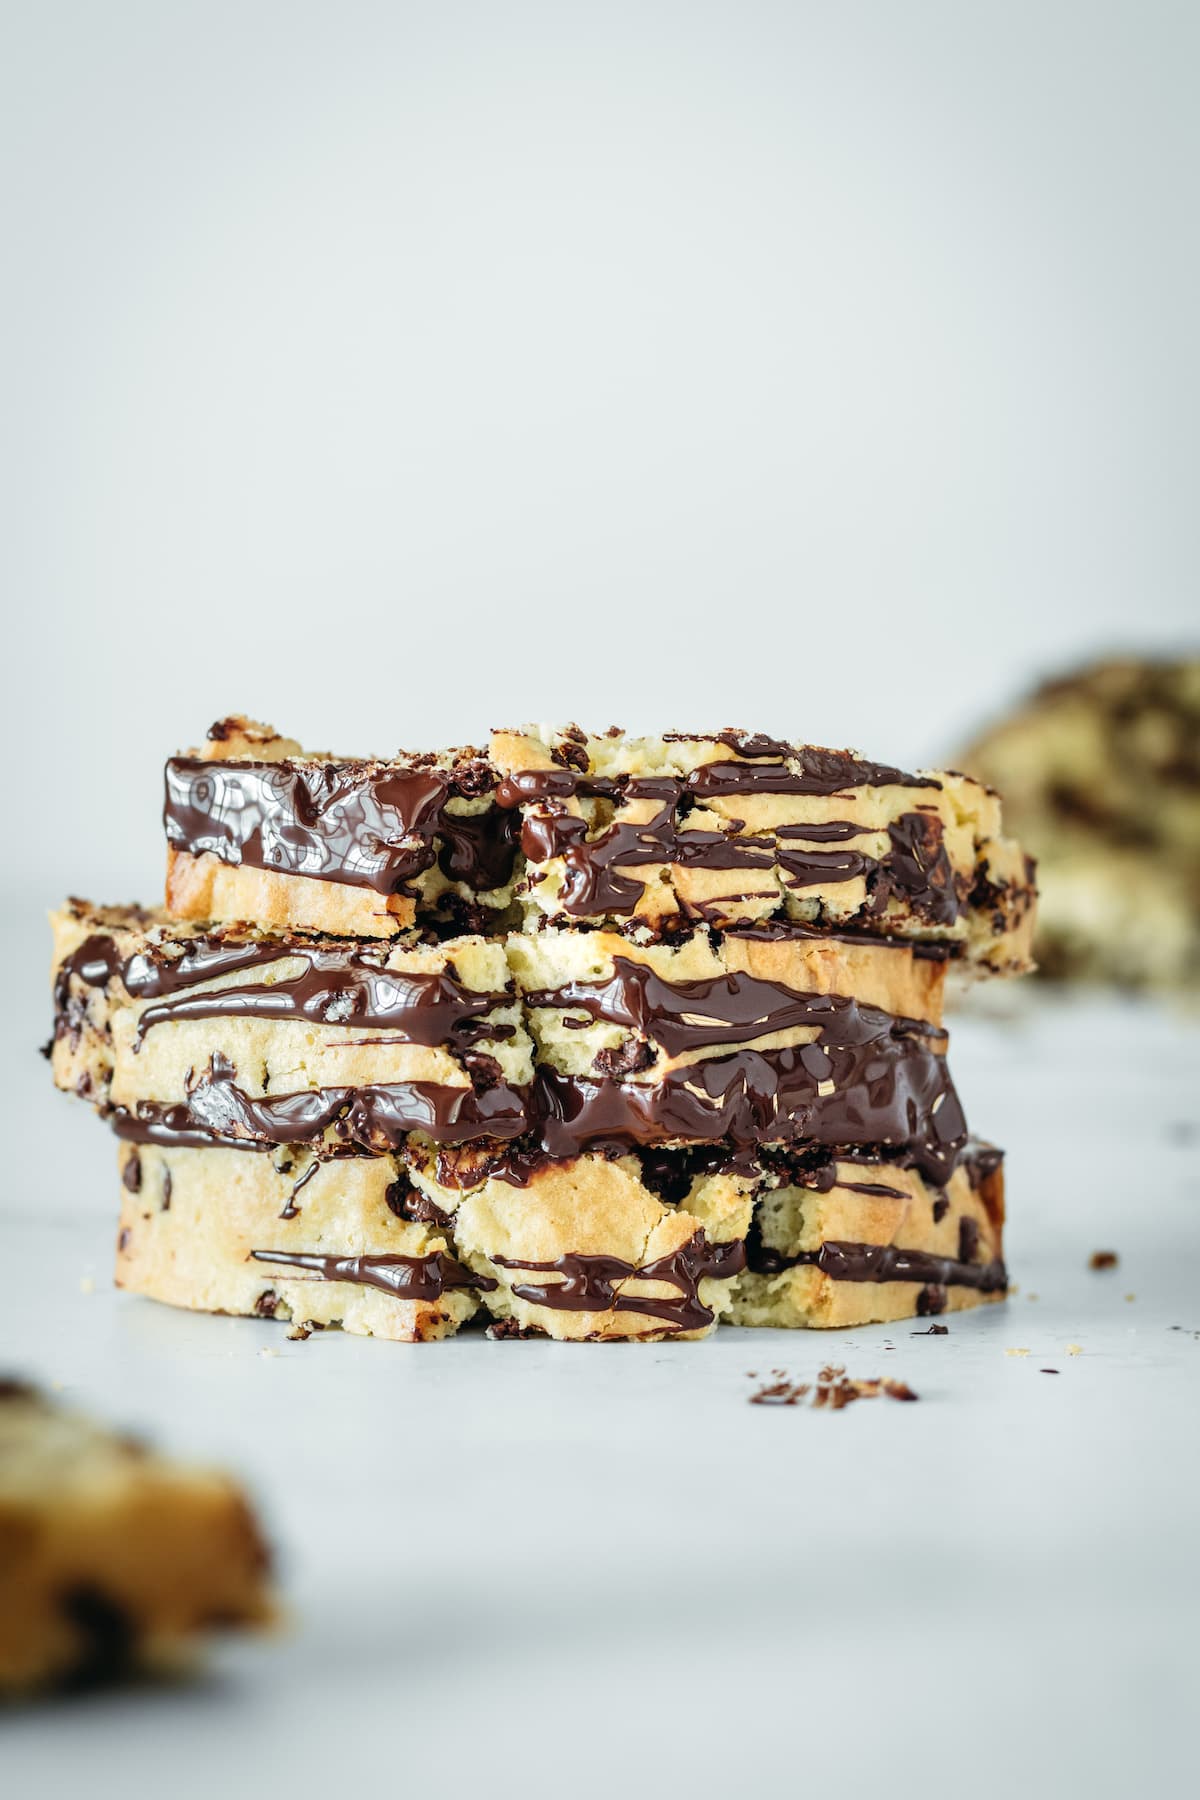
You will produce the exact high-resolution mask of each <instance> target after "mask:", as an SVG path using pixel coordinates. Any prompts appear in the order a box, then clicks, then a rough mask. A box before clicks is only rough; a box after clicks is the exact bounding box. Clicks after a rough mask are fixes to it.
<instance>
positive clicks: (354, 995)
mask: <svg viewBox="0 0 1200 1800" xmlns="http://www.w3.org/2000/svg"><path fill="white" fill-rule="evenodd" d="M282 954H283V955H286V956H288V957H294V958H297V959H299V960H300V961H301V962H302V964H303V965H304V966H303V967H302V969H301V971H300V973H299V974H297V975H294V976H291V977H289V978H288V979H286V980H281V981H274V982H261V983H254V984H247V985H245V986H242V987H229V988H219V989H217V990H215V991H212V992H208V993H203V994H188V993H183V994H177V995H174V996H172V997H171V998H169V999H166V1000H163V1001H161V1002H159V1003H158V1004H156V1005H153V1006H148V1007H147V1008H146V1009H145V1011H144V1012H143V1013H142V1014H141V1017H140V1018H139V1020H138V1028H137V1038H138V1042H139V1043H140V1042H141V1040H142V1039H143V1038H144V1037H145V1035H146V1033H147V1032H148V1031H151V1030H153V1028H154V1027H155V1026H156V1025H161V1024H165V1023H168V1022H169V1021H171V1020H176V1019H233V1018H258V1019H295V1020H305V1021H307V1022H309V1023H311V1024H314V1025H345V1026H351V1027H360V1028H371V1029H378V1030H384V1031H392V1032H395V1033H396V1034H397V1040H398V1041H403V1042H404V1043H409V1044H421V1045H426V1046H428V1047H430V1048H453V1049H462V1048H467V1047H469V1046H470V1045H472V1044H474V1043H477V1042H478V1041H479V1039H480V1038H494V1037H511V1036H512V1032H513V1027H512V1026H511V1025H505V1024H502V1023H496V1024H493V1025H489V1024H488V1023H486V1022H481V1021H484V1018H485V1015H486V1014H487V1013H489V1012H491V1011H492V1009H493V1008H494V1007H497V1006H503V1005H504V1004H505V1002H506V1000H508V999H509V998H510V996H509V995H506V994H494V993H478V992H476V991H475V990H473V989H471V988H466V987H464V986H463V985H462V984H461V982H459V981H457V980H455V978H454V976H453V975H452V974H450V973H449V972H448V971H441V972H434V973H421V972H409V971H407V970H400V969H388V968H381V967H380V966H379V964H378V963H373V962H371V961H369V960H368V959H367V958H365V957H362V956H356V955H354V954H352V953H351V952H348V951H345V950H317V949H308V948H305V949H300V948H293V947H289V948H287V949H285V950H284V951H283V952H282ZM280 955H281V953H280V951H279V949H278V947H276V949H275V950H274V951H273V952H272V953H271V955H270V959H269V960H271V961H273V962H278V961H279V960H280ZM263 960H267V959H266V958H264V959H263ZM134 979H135V980H136V975H135V976H134ZM201 979H203V978H201ZM125 983H126V986H127V987H129V988H130V991H131V992H134V993H136V988H135V987H131V986H130V975H129V974H128V973H127V974H126V977H125Z"/></svg>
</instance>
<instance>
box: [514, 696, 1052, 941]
mask: <svg viewBox="0 0 1200 1800" xmlns="http://www.w3.org/2000/svg"><path fill="white" fill-rule="evenodd" d="M490 757H491V761H492V763H493V764H494V766H495V768H496V769H497V771H498V772H499V774H500V775H501V777H502V779H501V782H500V786H499V789H498V790H497V800H498V801H499V803H500V805H501V806H502V807H512V808H515V809H516V810H517V811H519V813H520V817H521V838H520V844H521V850H522V854H523V859H524V876H523V879H522V880H521V882H520V883H519V892H520V895H521V898H522V901H523V904H524V906H525V909H526V915H527V918H528V920H529V921H530V923H531V924H536V923H538V922H541V921H550V922H552V923H555V924H576V925H578V924H587V925H597V924H608V925H615V926H619V927H621V928H622V929H624V930H633V931H634V932H635V933H637V932H642V933H650V934H656V935H661V934H662V933H664V932H672V931H675V930H677V929H678V928H679V927H680V926H681V925H686V924H688V923H700V924H703V925H706V926H711V927H716V928H718V929H729V928H731V927H734V926H741V925H745V924H746V923H750V922H754V921H765V920H775V919H788V920H792V921H795V922H798V923H801V924H806V925H809V926H814V927H818V928H821V929H823V930H829V931H850V930H852V931H857V932H862V931H867V932H875V933H881V934H886V935H892V936H901V937H908V938H913V939H918V940H921V941H931V942H935V943H940V944H943V945H945V946H947V947H948V948H950V949H952V950H953V951H954V952H956V953H957V954H959V955H960V956H961V957H962V958H963V959H964V963H965V965H966V966H968V967H969V968H970V969H971V970H973V971H975V972H982V973H1003V974H1018V973H1020V972H1021V971H1022V970H1024V969H1026V968H1027V967H1028V966H1029V944H1030V938H1031V934H1032V928H1033V913H1034V901H1035V890H1034V882H1033V868H1032V865H1031V864H1030V862H1029V860H1028V858H1027V857H1026V856H1025V855H1024V853H1023V852H1022V851H1021V849H1020V847H1019V846H1018V845H1017V844H1015V843H1013V842H1012V841H1011V840H1009V839H1007V838H1004V837H1002V836H1001V826H1000V804H999V801H998V799H997V797H996V795H995V794H993V793H991V792H989V791H988V790H987V789H986V788H984V787H982V786H980V785H979V783H977V782H974V781H971V780H969V779H968V778H967V777H965V776H962V775H957V774H952V773H946V772H944V771H937V772H928V771H926V772H924V773H921V774H917V775H907V774H905V773H903V772H902V771H901V770H899V769H893V768H888V767H884V766H882V765H880V764H878V763H871V762H866V761H864V760H863V759H862V758H860V757H858V756H856V755H853V754H852V753H851V752H849V751H841V750H823V749H818V748H815V747H813V746H810V745H795V744H788V743H783V742H781V741H778V740H776V739H773V738H767V737H762V736H754V735H751V734H749V733H746V732H741V731H732V730H730V731H724V732H719V733H716V734H714V735H704V734H696V735H692V736H689V735H686V734H683V733H669V734H667V735H666V736H664V737H659V738H628V737H625V736H623V735H621V734H620V733H609V734H607V735H606V736H602V737H597V736H593V735H589V734H588V733H586V732H583V731H581V730H579V729H578V728H577V727H575V726H570V727H567V728H566V729H564V730H557V729H553V728H550V727H545V726H541V727H526V728H524V729H522V730H518V731H501V732H496V733H494V734H493V736H492V739H491V744H490Z"/></svg>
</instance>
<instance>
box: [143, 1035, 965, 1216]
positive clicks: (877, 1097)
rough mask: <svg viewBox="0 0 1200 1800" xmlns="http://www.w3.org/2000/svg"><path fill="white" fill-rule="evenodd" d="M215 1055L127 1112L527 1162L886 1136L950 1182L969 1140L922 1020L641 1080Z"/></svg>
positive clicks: (202, 1138) (887, 1142)
mask: <svg viewBox="0 0 1200 1800" xmlns="http://www.w3.org/2000/svg"><path fill="white" fill-rule="evenodd" d="M236 1074H237V1072H236V1070H235V1069H234V1068H233V1067H232V1066H231V1065H230V1064H228V1063H227V1062H225V1061H224V1060H223V1059H220V1058H218V1057H215V1056H214V1058H213V1062H212V1066H211V1068H210V1069H209V1071H208V1072H207V1073H206V1074H205V1075H204V1076H203V1077H202V1078H201V1079H200V1080H199V1081H197V1082H196V1083H195V1084H194V1086H193V1087H192V1089H191V1092H190V1093H189V1094H188V1096H187V1098H186V1100H183V1101H180V1102H175V1103H172V1104H161V1103H156V1102H150V1101H143V1102H141V1103H140V1104H139V1105H138V1107H137V1108H136V1111H135V1112H133V1113H130V1112H129V1111H127V1110H118V1112H117V1113H116V1114H115V1115H114V1121H113V1122H114V1126H115V1129H116V1130H117V1131H118V1133H119V1134H120V1135H121V1136H123V1137H127V1138H130V1139H132V1140H134V1141H139V1140H140V1141H143V1142H153V1143H159V1144H167V1143H172V1142H174V1143H181V1144H185V1143H186V1144H196V1143H218V1142H219V1143H231V1144H233V1145H238V1144H245V1145H247V1146H248V1145H250V1144H252V1143H255V1142H257V1143H259V1144H262V1145H269V1144H291V1143H296V1144H315V1143H318V1142H328V1143H329V1144H330V1145H331V1147H333V1148H336V1147H338V1146H340V1147H342V1148H343V1149H344V1150H345V1151H347V1152H349V1151H352V1150H368V1151H371V1150H375V1151H377V1150H395V1149H398V1148H400V1147H401V1145H402V1144H403V1141H404V1139H405V1138H406V1137H407V1136H408V1134H409V1133H410V1132H417V1133H420V1134H423V1135H424V1136H426V1137H428V1138H429V1139H430V1140H431V1141H432V1142H434V1143H436V1144H467V1143H481V1142H486V1141H487V1140H489V1139H490V1140H503V1141H506V1142H512V1141H513V1140H516V1139H523V1140H525V1143H524V1146H523V1149H522V1152H521V1156H522V1159H523V1161H524V1162H525V1163H529V1162H530V1160H531V1159H532V1160H533V1161H534V1162H536V1161H537V1160H540V1159H543V1158H549V1159H554V1160H558V1159H569V1158H572V1157H576V1156H579V1155H580V1154H582V1153H583V1152H584V1151H585V1150H600V1151H604V1152H607V1153H610V1154H615V1155H620V1154H624V1153H626V1152H630V1151H636V1150H638V1149H641V1148H643V1147H647V1146H652V1145H656V1144H667V1143H671V1142H674V1141H679V1142H685V1143H686V1142H692V1143H706V1144H707V1143H717V1142H722V1143H724V1144H726V1145H728V1146H729V1147H730V1149H731V1150H732V1151H733V1152H734V1153H737V1152H739V1151H741V1152H746V1151H752V1150H754V1149H755V1148H757V1147H758V1146H759V1145H764V1144H778V1145H784V1146H788V1145H799V1144H804V1143H811V1144H818V1145H827V1146H835V1145H872V1146H881V1147H884V1148H885V1149H887V1150H891V1151H903V1152H905V1154H906V1155H907V1156H908V1157H909V1158H910V1159H911V1161H912V1163H913V1164H914V1166H915V1167H917V1168H918V1169H920V1171H921V1172H922V1174H924V1175H925V1176H927V1178H928V1179H930V1180H932V1181H934V1182H935V1183H942V1182H944V1181H945V1180H947V1179H948V1177H949V1175H950V1173H951V1172H952V1170H953V1168H954V1166H955V1163H956V1161H957V1158H958V1155H959V1153H960V1151H961V1149H962V1147H963V1144H964V1143H965V1141H966V1126H965V1121H964V1119H963V1115H962V1110H961V1107H960V1106H959V1102H958V1098H957V1095H956V1094H955V1092H954V1088H953V1084H952V1083H951V1080H950V1076H949V1073H948V1071H947V1069H946V1065H945V1059H944V1058H943V1057H941V1056H939V1055H938V1054H937V1053H936V1052H935V1051H934V1050H932V1049H931V1048H930V1047H929V1044H928V1042H927V1040H926V1039H925V1038H924V1037H922V1036H920V1035H905V1034H904V1033H903V1032H900V1033H897V1034H896V1035H894V1036H889V1037H888V1038H886V1039H884V1040H881V1041H875V1040H869V1041H868V1042H866V1043H865V1044H858V1045H855V1044H840V1045H832V1046H830V1047H829V1048H828V1049H826V1048H824V1047H823V1046H822V1045H821V1044H819V1043H813V1044H805V1045H801V1046H797V1047H793V1048H787V1049H781V1050H769V1051H754V1050H740V1051H737V1052H735V1053H734V1054H732V1055H730V1056H723V1057H715V1058H712V1059H711V1060H709V1061H707V1062H701V1063H694V1064H688V1065H685V1066H684V1067H682V1068H677V1069H673V1070H671V1071H670V1072H669V1073H668V1074H667V1076H666V1077H665V1079H663V1080H661V1081H657V1082H649V1083H639V1082H636V1081H623V1080H616V1079H610V1078H597V1079H589V1078H587V1077H584V1076H576V1075H564V1074H560V1073H559V1072H557V1071H555V1070H552V1069H549V1068H546V1067H544V1066H543V1067H540V1068H539V1069H538V1071H537V1073H536V1077H535V1080H534V1082H533V1084H532V1086H531V1087H529V1088H515V1087H509V1086H507V1085H505V1084H504V1083H502V1082H501V1083H497V1084H496V1085H495V1086H493V1087H491V1088H487V1089H482V1090H477V1089H475V1088H472V1087H449V1086H445V1085H443V1084H441V1083H437V1082H421V1081H411V1082H396V1083H390V1084H380V1085H378V1086H375V1087H362V1088H348V1087H331V1088H318V1089H311V1090H310V1089H305V1090H302V1091H300V1092H298V1093H290V1094H273V1095H266V1096H262V1097H255V1096H251V1095H249V1094H247V1093H245V1092H244V1091H243V1090H242V1089H241V1088H240V1087H239V1086H238V1085H237V1081H236Z"/></svg>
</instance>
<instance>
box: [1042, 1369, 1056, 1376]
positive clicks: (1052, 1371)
mask: <svg viewBox="0 0 1200 1800" xmlns="http://www.w3.org/2000/svg"><path fill="white" fill-rule="evenodd" d="M1041 1373H1042V1374H1043V1375H1057V1374H1058V1370H1057V1369H1043V1370H1042V1371H1041Z"/></svg>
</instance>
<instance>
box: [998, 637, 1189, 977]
mask: <svg viewBox="0 0 1200 1800" xmlns="http://www.w3.org/2000/svg"><path fill="white" fill-rule="evenodd" d="M963 762H964V765H965V767H966V768H968V769H970V770H971V772H972V773H973V774H975V775H977V776H979V777H980V778H981V779H982V780H984V781H987V782H990V783H992V784H993V785H994V786H995V787H997V788H999V789H1000V790H1001V791H1002V793H1003V795H1004V809H1005V818H1006V821H1007V822H1008V824H1009V826H1010V827H1011V828H1012V829H1013V830H1015V831H1017V832H1019V833H1020V836H1021V838H1022V841H1023V842H1024V843H1026V844H1027V845H1028V847H1029V849H1030V850H1031V851H1032V852H1033V853H1034V855H1035V856H1036V857H1037V859H1038V869H1039V880H1040V887H1041V902H1040V913H1039V923H1038V928H1037V937H1036V946H1035V947H1036V955H1037V961H1038V965H1039V967H1040V969H1041V971H1042V972H1043V973H1044V974H1045V975H1048V976H1052V977H1056V978H1061V979H1078V980H1094V981H1107V982H1115V983H1119V984H1121V985H1124V986H1132V987H1138V986H1149V987H1159V988H1168V989H1178V988H1195V987H1196V986H1197V985H1200V658H1197V657H1192V658H1187V659H1181V660H1179V661H1155V660H1143V659H1137V658H1132V657H1130V658H1122V659H1119V660H1114V661H1110V662H1103V663H1099V664H1096V665H1095V666H1093V667H1091V668H1087V669H1083V670H1081V671H1079V672H1078V673H1076V674H1071V675H1067V676H1063V677H1060V678H1059V679H1057V680H1054V681H1049V682H1047V683H1046V684H1045V685H1044V686H1043V687H1041V688H1039V689H1038V691H1037V692H1036V693H1035V694H1034V695H1033V696H1032V698H1031V699H1029V700H1028V701H1026V702H1025V703H1024V705H1022V706H1021V707H1019V708H1018V709H1017V710H1016V711H1015V712H1014V713H1012V714H1011V715H1010V716H1009V717H1008V718H1007V719H1004V720H1001V721H1000V722H999V723H997V724H996V725H994V726H993V727H992V728H991V729H990V730H989V731H987V732H985V733H984V734H983V736H981V737H980V738H978V739H977V740H976V742H975V743H974V744H973V745H972V746H971V748H970V749H969V750H967V751H965V752H964V754H963Z"/></svg>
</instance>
